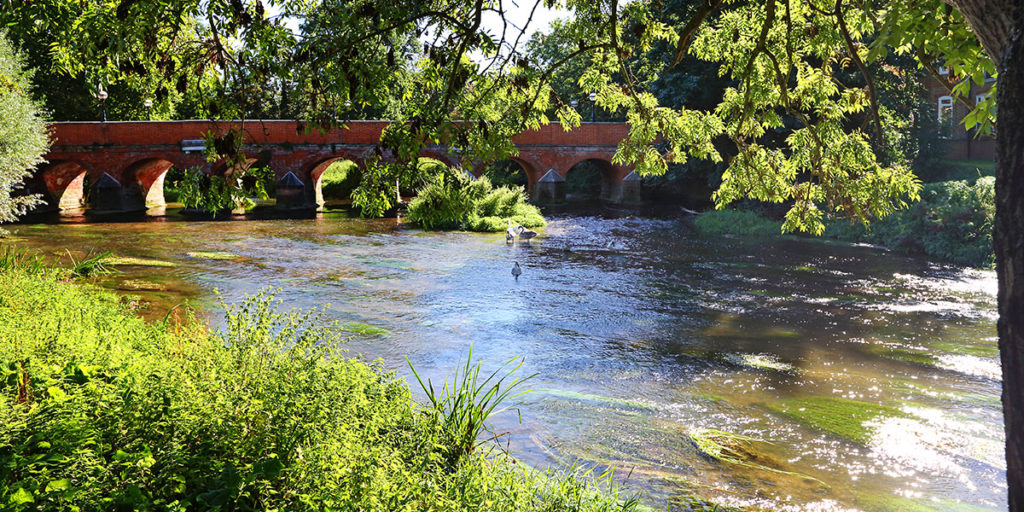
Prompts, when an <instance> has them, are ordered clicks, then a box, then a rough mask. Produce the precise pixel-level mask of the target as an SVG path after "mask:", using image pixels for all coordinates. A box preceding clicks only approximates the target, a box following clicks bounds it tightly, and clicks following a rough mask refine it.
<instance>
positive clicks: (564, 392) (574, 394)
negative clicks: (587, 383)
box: [534, 388, 654, 409]
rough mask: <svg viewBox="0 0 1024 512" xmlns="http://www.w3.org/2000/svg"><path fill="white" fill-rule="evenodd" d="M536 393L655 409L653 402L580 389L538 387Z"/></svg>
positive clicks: (634, 407)
mask: <svg viewBox="0 0 1024 512" xmlns="http://www.w3.org/2000/svg"><path fill="white" fill-rule="evenodd" d="M534 391H535V392H536V393H543V394H545V395H551V396H556V397H559V398H565V399H568V400H579V401H583V402H598V403H604V404H609V405H614V406H619V407H629V408H631V409H653V408H654V407H653V406H652V405H651V404H648V403H645V402H640V401H637V400H626V399H624V398H615V397H611V396H602V395H595V394H592V393H581V392H579V391H570V390H568V389H555V388H537V389H535V390H534Z"/></svg>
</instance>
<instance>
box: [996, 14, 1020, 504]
mask: <svg viewBox="0 0 1024 512" xmlns="http://www.w3.org/2000/svg"><path fill="white" fill-rule="evenodd" d="M1020 10H1021V9H1020V8H1018V9H1017V11H1018V12H1015V13H1014V24H1013V29H1012V30H1011V32H1010V37H1009V38H1008V40H1007V44H1006V45H1005V46H1004V51H1003V59H1002V62H1001V65H1000V66H999V68H1000V69H999V93H998V94H999V96H998V98H997V103H998V105H999V128H998V133H997V135H996V136H997V145H998V153H997V160H996V215H995V229H994V233H993V236H994V245H995V253H996V273H997V274H998V277H999V323H998V329H999V353H1000V356H1001V358H1002V364H1003V417H1004V421H1005V422H1006V426H1005V429H1006V483H1007V489H1008V494H1009V496H1008V498H1009V503H1010V511H1011V512H1024V35H1022V33H1024V27H1022V23H1021V21H1022V20H1021V12H1020Z"/></svg>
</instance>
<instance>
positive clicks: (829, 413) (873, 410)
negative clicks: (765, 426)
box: [768, 396, 907, 444]
mask: <svg viewBox="0 0 1024 512" xmlns="http://www.w3.org/2000/svg"><path fill="white" fill-rule="evenodd" d="M768 408H769V409H770V410H772V411H773V412H776V413H778V414H781V415H783V416H786V417H788V418H790V419H793V420H796V421H797V422H799V423H801V424H803V425H805V426H807V427H810V428H813V429H815V430H820V431H822V432H825V433H827V434H831V435H834V436H836V437H838V438H840V439H845V440H847V441H850V442H853V443H858V444H867V443H868V441H870V440H871V434H872V432H871V428H870V427H868V426H866V425H865V423H866V422H868V421H871V420H875V419H877V418H883V417H906V416H907V414H906V413H904V412H903V411H901V410H899V409H897V408H895V407H889V406H886V405H879V404H873V403H869V402H861V401H858V400H849V399H846V398H836V397H825V396H812V397H805V398H791V399H788V400H783V401H781V402H779V403H778V404H773V405H769V406H768Z"/></svg>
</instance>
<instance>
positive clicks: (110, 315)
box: [0, 259, 637, 511]
mask: <svg viewBox="0 0 1024 512" xmlns="http://www.w3.org/2000/svg"><path fill="white" fill-rule="evenodd" d="M6 261H7V265H6V267H7V268H4V269H2V270H0V297H2V299H0V339H3V340H10V341H11V342H7V343H3V344H0V363H2V367H3V370H4V385H3V387H2V388H0V389H2V393H3V399H2V400H0V446H5V447H7V448H5V449H3V450H0V468H2V470H0V475H2V478H0V500H2V502H3V503H5V504H6V506H9V507H11V508H10V510H67V509H72V508H75V509H80V510H110V509H117V508H119V507H129V508H132V509H150V508H159V509H168V510H186V509H187V510H207V509H232V510H275V509H276V510H340V509H352V510H489V511H491V510H509V511H513V510H515V511H519V510H593V511H599V510H635V509H636V508H637V504H636V502H635V501H631V500H626V501H622V500H620V497H619V496H618V495H617V493H616V490H615V488H614V487H611V488H609V487H608V486H607V485H603V484H599V483H597V482H596V481H595V478H594V477H593V476H590V475H585V474H577V473H573V474H556V473H550V472H549V473H540V472H537V471H534V470H530V469H526V468H524V467H523V465H521V464H517V461H516V460H515V459H514V458H513V457H512V456H511V455H508V454H503V453H497V454H496V455H495V454H493V453H492V454H491V456H488V455H486V454H485V453H484V450H483V449H480V448H477V449H474V445H475V437H476V436H475V434H476V433H477V431H476V430H469V431H466V430H460V431H456V429H459V428H460V427H461V428H464V427H466V424H465V423H463V422H462V421H461V420H462V418H461V417H460V416H459V415H458V414H454V413H456V412H465V411H467V410H468V409H460V408H458V407H455V408H452V407H451V405H452V404H453V402H444V401H443V400H440V402H441V405H438V406H436V407H421V406H418V405H417V404H416V403H415V402H414V401H413V400H412V398H411V393H410V389H409V387H408V386H407V385H406V383H405V381H403V380H400V379H398V378H396V377H395V375H394V374H393V373H390V372H387V371H385V370H384V369H383V368H381V367H380V366H378V365H377V364H373V363H365V362H363V361H360V360H357V359H349V358H347V357H346V354H345V352H344V350H343V346H344V344H343V341H344V340H343V339H341V338H340V337H339V335H338V332H339V331H337V330H333V329H330V328H327V327H324V326H325V325H329V324H328V323H326V322H325V321H324V319H323V318H322V317H321V316H320V315H319V313H318V312H306V313H300V312H294V311H291V312H282V311H280V310H279V309H278V306H279V304H278V303H277V302H276V301H275V300H274V299H273V298H272V297H271V296H269V295H267V294H266V293H260V294H258V295H256V296H254V297H251V298H249V299H247V300H245V301H244V302H242V303H240V304H238V305H234V306H226V313H225V322H224V327H222V328H221V329H219V330H217V331H210V330H208V329H207V328H205V327H204V326H203V325H202V324H201V323H200V322H198V321H197V320H196V319H195V318H194V316H193V315H192V314H190V313H189V310H188V309H187V308H177V309H175V310H173V311H171V312H170V313H168V314H167V316H166V317H165V319H164V320H163V321H159V322H146V321H144V320H142V319H141V318H140V317H138V315H137V314H136V311H135V310H136V308H137V307H138V304H139V303H138V302H137V301H134V300H132V299H131V298H126V297H122V296H118V295H115V294H113V293H111V292H107V291H103V290H100V289H99V288H96V287H94V286H92V285H90V284H87V283H83V282H79V281H76V280H74V279H71V278H70V276H69V274H68V273H67V272H66V271H60V270H51V269H47V268H45V267H41V266H39V265H35V264H32V262H31V260H28V261H22V262H21V263H17V264H15V263H12V262H11V260H10V259H7V260H6ZM508 383H509V381H505V383H504V384H505V385H508ZM481 389H482V391H478V393H476V394H475V393H463V394H461V395H459V397H460V398H463V399H471V400H473V403H475V404H479V403H480V401H481V400H483V399H484V398H485V397H484V396H483V395H482V394H479V393H486V392H487V391H489V390H490V388H487V387H483V386H481ZM490 398H493V397H490ZM472 428H479V427H478V426H476V427H472ZM466 434H469V437H467V436H466ZM459 440H461V441H459ZM467 440H468V441H467ZM605 483H607V482H605Z"/></svg>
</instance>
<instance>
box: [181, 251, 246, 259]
mask: <svg viewBox="0 0 1024 512" xmlns="http://www.w3.org/2000/svg"><path fill="white" fill-rule="evenodd" d="M185 255H186V256H188V257H189V258H196V259H200V260H237V259H240V258H241V256H239V255H237V254H235V253H233V252H226V251H192V252H187V253H185Z"/></svg>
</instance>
